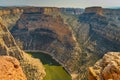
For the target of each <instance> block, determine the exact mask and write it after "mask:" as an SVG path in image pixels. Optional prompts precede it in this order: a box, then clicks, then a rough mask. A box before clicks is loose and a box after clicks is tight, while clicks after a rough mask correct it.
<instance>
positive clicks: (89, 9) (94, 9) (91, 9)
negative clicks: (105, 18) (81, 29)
mask: <svg viewBox="0 0 120 80" xmlns="http://www.w3.org/2000/svg"><path fill="white" fill-rule="evenodd" d="M85 13H96V14H99V15H103V9H102V7H97V6H96V7H87V8H86V9H85Z"/></svg>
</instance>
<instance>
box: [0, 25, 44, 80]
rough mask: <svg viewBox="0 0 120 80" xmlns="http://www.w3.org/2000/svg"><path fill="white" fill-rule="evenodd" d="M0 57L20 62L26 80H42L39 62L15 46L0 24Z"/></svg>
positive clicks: (41, 66)
mask: <svg viewBox="0 0 120 80" xmlns="http://www.w3.org/2000/svg"><path fill="white" fill-rule="evenodd" d="M0 55H2V56H3V55H5V56H13V57H15V58H17V59H18V60H19V61H20V65H21V67H22V70H23V71H24V73H25V75H26V77H27V79H28V80H42V79H43V77H44V76H45V71H44V67H43V65H42V63H41V62H40V60H36V59H33V58H32V57H30V56H29V55H27V54H26V53H25V52H23V51H22V50H21V49H20V48H19V47H18V46H17V44H16V42H15V40H14V38H13V37H12V35H11V33H10V32H9V30H8V29H7V28H6V27H5V26H4V25H3V24H1V23H0Z"/></svg>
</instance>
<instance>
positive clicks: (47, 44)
mask: <svg viewBox="0 0 120 80" xmlns="http://www.w3.org/2000/svg"><path fill="white" fill-rule="evenodd" d="M39 9H41V8H35V10H34V8H31V9H30V10H29V9H27V11H25V12H23V14H22V15H21V17H20V19H19V20H18V21H17V23H16V25H15V26H14V27H13V29H12V30H11V32H12V35H13V36H14V38H15V39H16V41H17V42H19V43H21V45H20V46H21V47H22V48H23V49H24V50H41V51H45V52H47V53H49V54H50V55H51V56H53V57H54V58H55V59H56V60H58V62H59V63H61V64H62V65H63V66H64V67H65V68H66V69H67V71H68V72H70V73H72V72H73V71H77V69H75V68H74V67H75V66H76V63H77V62H78V60H77V59H78V58H77V57H78V55H79V53H78V51H80V50H79V47H78V44H77V42H76V40H75V38H74V35H73V33H72V30H71V29H70V28H69V26H68V25H66V24H65V23H64V22H63V19H62V18H61V16H60V15H59V14H60V12H58V11H57V12H55V13H54V14H41V13H40V12H37V11H39ZM46 9H47V13H48V12H49V8H45V13H46ZM51 10H52V11H53V10H54V8H53V9H50V12H51ZM55 10H56V8H55ZM50 12H49V13H50ZM73 64H74V66H72V65H73Z"/></svg>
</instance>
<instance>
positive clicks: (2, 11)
mask: <svg viewBox="0 0 120 80" xmlns="http://www.w3.org/2000/svg"><path fill="white" fill-rule="evenodd" d="M22 12H23V9H19V8H13V9H0V16H3V15H9V14H17V13H22Z"/></svg>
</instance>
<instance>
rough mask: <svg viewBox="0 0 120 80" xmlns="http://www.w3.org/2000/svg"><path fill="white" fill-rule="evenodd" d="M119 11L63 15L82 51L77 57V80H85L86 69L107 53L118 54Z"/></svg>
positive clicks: (119, 47)
mask: <svg viewBox="0 0 120 80" xmlns="http://www.w3.org/2000/svg"><path fill="white" fill-rule="evenodd" d="M119 13H120V12H119V10H111V9H110V10H105V9H103V13H102V15H100V14H96V13H91V11H90V12H88V13H85V12H84V13H83V14H81V15H79V17H76V15H72V16H71V15H68V14H67V15H66V14H64V16H63V17H64V21H65V22H66V23H68V24H69V25H70V26H71V28H72V30H73V31H74V34H75V35H76V39H77V41H78V43H79V45H80V48H81V50H82V53H81V55H80V56H79V58H80V59H79V63H78V65H79V69H78V72H79V77H78V80H79V79H80V80H86V76H87V73H86V71H87V69H86V67H88V66H90V65H91V66H92V65H93V64H94V63H95V62H96V61H98V60H99V59H101V58H102V57H103V55H104V54H106V53H107V52H110V51H113V52H120V41H119V39H120V37H119V36H120V35H119V34H120V33H119V32H120V27H119V26H120V20H119Z"/></svg>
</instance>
